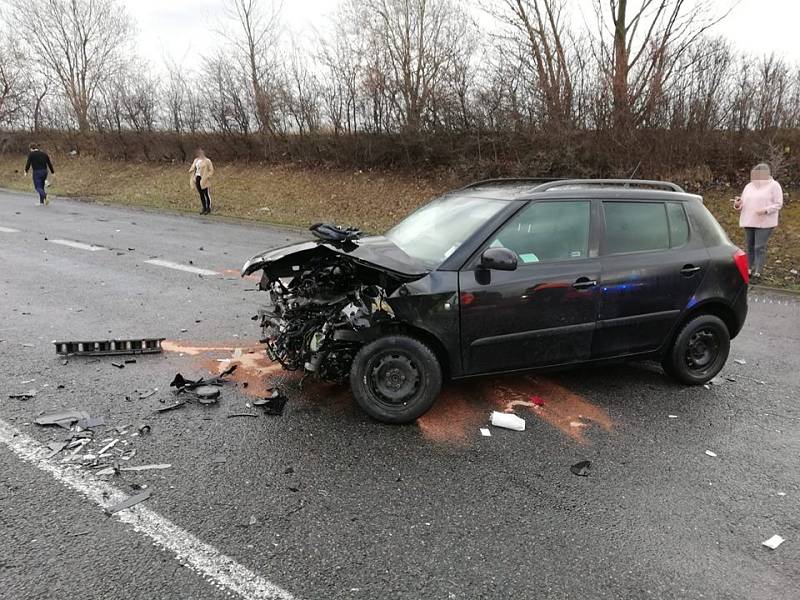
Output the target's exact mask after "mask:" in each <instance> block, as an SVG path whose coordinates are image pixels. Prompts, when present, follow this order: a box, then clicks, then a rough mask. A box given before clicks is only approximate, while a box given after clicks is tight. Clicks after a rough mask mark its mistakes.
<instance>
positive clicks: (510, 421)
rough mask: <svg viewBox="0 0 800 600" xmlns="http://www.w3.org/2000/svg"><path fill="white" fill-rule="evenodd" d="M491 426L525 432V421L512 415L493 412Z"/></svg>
mask: <svg viewBox="0 0 800 600" xmlns="http://www.w3.org/2000/svg"><path fill="white" fill-rule="evenodd" d="M490 422H491V424H492V425H494V426H495V427H502V428H503V429H513V430H514V431H525V419H522V418H520V417H518V416H517V415H515V414H512V413H501V412H497V411H494V412H492V416H491V420H490Z"/></svg>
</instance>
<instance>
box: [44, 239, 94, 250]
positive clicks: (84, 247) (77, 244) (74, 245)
mask: <svg viewBox="0 0 800 600" xmlns="http://www.w3.org/2000/svg"><path fill="white" fill-rule="evenodd" d="M48 241H49V242H52V243H53V244H60V245H61V246H69V247H70V248H77V249H78V250H88V251H89V252H97V251H98V250H105V248H103V246H95V245H94V244H84V243H83V242H76V241H74V240H48Z"/></svg>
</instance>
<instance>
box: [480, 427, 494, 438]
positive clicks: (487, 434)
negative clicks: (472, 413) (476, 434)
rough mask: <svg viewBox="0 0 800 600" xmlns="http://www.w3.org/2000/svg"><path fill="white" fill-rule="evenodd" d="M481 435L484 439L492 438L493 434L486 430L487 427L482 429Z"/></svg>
mask: <svg viewBox="0 0 800 600" xmlns="http://www.w3.org/2000/svg"><path fill="white" fill-rule="evenodd" d="M481 435H482V436H483V437H492V432H491V431H489V430H488V429H486V428H485V427H481Z"/></svg>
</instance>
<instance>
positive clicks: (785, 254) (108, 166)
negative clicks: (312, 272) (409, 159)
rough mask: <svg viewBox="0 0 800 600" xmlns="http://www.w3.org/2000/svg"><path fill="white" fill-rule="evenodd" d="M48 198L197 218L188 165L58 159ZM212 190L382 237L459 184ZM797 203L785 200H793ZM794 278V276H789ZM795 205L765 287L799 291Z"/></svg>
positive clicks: (732, 216)
mask: <svg viewBox="0 0 800 600" xmlns="http://www.w3.org/2000/svg"><path fill="white" fill-rule="evenodd" d="M24 162H25V161H24V158H22V157H11V156H8V155H0V187H5V188H10V189H16V190H25V191H32V184H31V180H30V177H29V176H24V175H23V174H22V168H23V166H24ZM54 163H55V168H56V175H55V177H53V187H52V188H51V192H52V193H53V194H55V195H58V196H67V197H77V198H86V199H98V200H103V201H106V202H111V203H117V204H123V205H130V206H143V207H147V208H153V209H167V210H172V211H179V212H197V211H199V208H200V202H199V200H198V197H197V193H196V192H195V191H194V190H193V189H190V187H189V171H188V165H183V164H156V163H120V162H111V161H106V160H101V159H96V158H89V157H69V156H60V157H59V156H57V157H55V158H54ZM215 167H216V174H215V176H214V185H213V187H212V191H211V194H212V204H213V208H214V212H215V214H219V215H225V216H231V217H237V218H242V219H247V220H252V221H261V222H268V223H277V224H283V225H292V226H297V227H308V225H310V224H311V223H316V222H320V221H327V222H335V223H340V224H344V225H354V226H356V227H360V228H362V229H364V230H366V231H372V232H376V231H384V230H386V229H387V228H389V227H390V226H391V225H393V224H394V223H396V222H397V221H399V220H400V219H401V218H402V217H404V216H405V215H407V214H408V213H409V212H411V211H412V210H413V209H414V208H416V207H417V206H419V205H420V204H421V203H423V202H425V201H426V200H428V199H430V198H431V197H433V196H435V195H437V194H439V193H441V192H443V191H445V190H447V189H451V188H453V187H456V186H458V185H461V184H462V183H463V182H459V181H454V180H448V179H446V178H430V179H423V178H415V177H410V176H408V175H404V174H395V173H372V172H361V171H355V172H352V171H340V170H338V171H337V170H322V169H315V170H309V169H302V168H299V167H292V166H275V165H266V166H265V165H253V164H248V165H223V164H217V165H215ZM733 195H734V192H733V191H728V192H720V191H710V192H708V193H706V194H705V202H706V206H708V208H709V210H711V212H712V213H714V215H715V216H716V217H717V219H718V220H719V222H720V223H721V224H722V225H723V227H725V229H726V231H727V232H728V234H729V235H730V237H731V239H732V240H733V241H734V242H735V243H737V244H738V245H739V246H740V247H744V236H743V235H742V231H741V230H740V229H739V226H738V213H736V211H734V210H733V209H732V207H731V204H730V202H729V198H731V197H732V196H733ZM794 195H796V192H795V193H794V194H790V196H794ZM793 270H794V271H795V273H792V271H793ZM797 271H800V202H798V201H797V200H794V201H792V200H790V201H788V202H787V203H786V205H785V207H784V210H783V211H781V222H780V226H779V227H778V229H777V230H776V231H775V233H774V234H773V237H772V239H771V240H770V245H769V257H768V266H767V268H766V269H765V272H764V283H765V284H767V285H773V286H778V287H784V288H791V289H800V275H798V274H797Z"/></svg>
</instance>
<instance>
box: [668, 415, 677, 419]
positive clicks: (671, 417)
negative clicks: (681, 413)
mask: <svg viewBox="0 0 800 600" xmlns="http://www.w3.org/2000/svg"><path fill="white" fill-rule="evenodd" d="M667 417H668V418H670V419H677V418H678V415H667Z"/></svg>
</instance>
